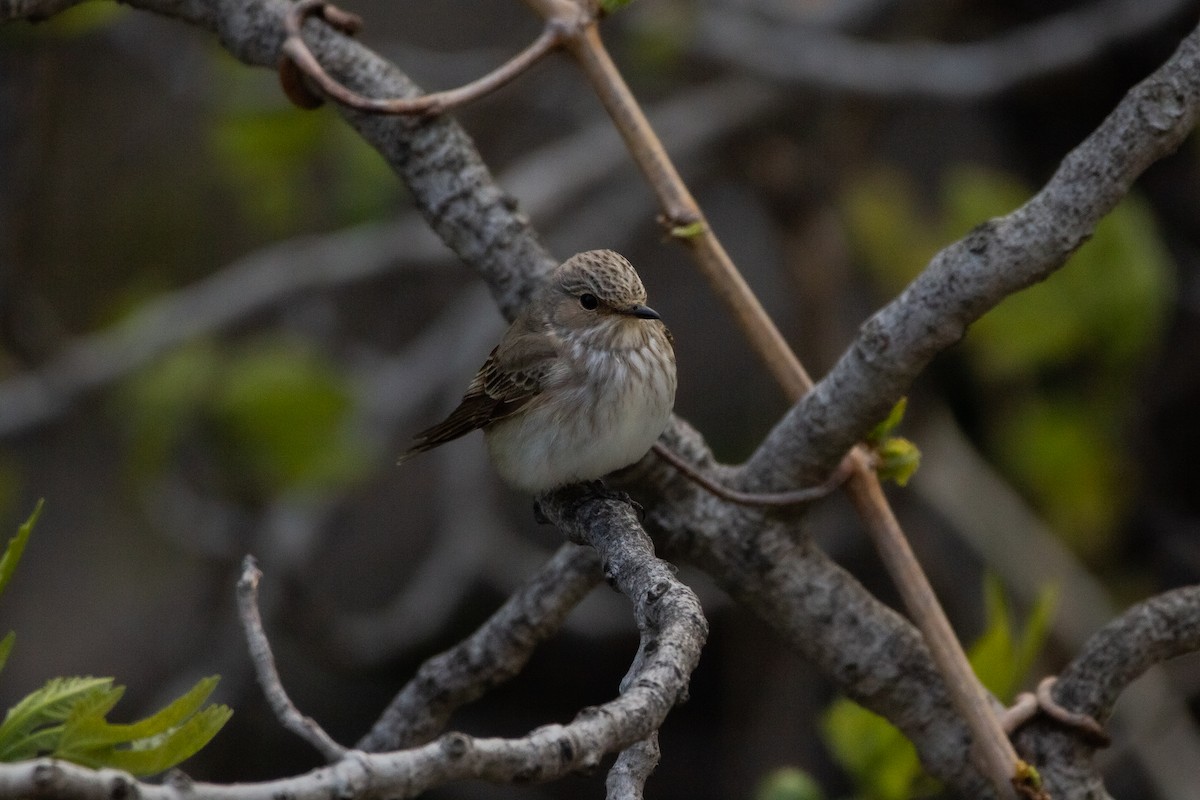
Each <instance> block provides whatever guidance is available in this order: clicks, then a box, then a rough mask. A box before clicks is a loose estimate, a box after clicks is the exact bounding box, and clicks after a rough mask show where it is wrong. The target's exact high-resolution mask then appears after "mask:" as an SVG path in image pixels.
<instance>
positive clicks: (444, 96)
mask: <svg viewBox="0 0 1200 800" xmlns="http://www.w3.org/2000/svg"><path fill="white" fill-rule="evenodd" d="M310 16H320V17H321V18H322V19H324V20H325V21H326V22H328V23H329V24H330V25H331V26H333V27H334V28H336V29H338V30H340V31H341V32H343V33H347V34H353V33H355V32H356V31H357V30H358V29H359V27H360V26H361V21H360V20H359V18H358V17H356V16H354V15H353V14H347V13H346V12H344V11H342V10H341V9H339V8H337V7H336V6H334V5H333V4H331V3H329V2H326V0H300V2H298V3H296V4H295V5H294V6H292V8H291V9H289V11H288V13H287V16H286V17H285V18H284V29H285V30H286V32H287V38H286V39H285V40H284V42H283V45H282V48H281V49H282V51H283V53H284V57H283V59H282V60H281V61H280V65H279V71H280V80H281V81H282V83H283V87H284V91H285V92H287V95H288V97H289V98H291V99H292V100H293V102H295V103H296V104H297V105H299V106H301V107H303V108H312V107H314V106H316V105H320V99H321V98H320V97H318V96H316V95H313V94H312V93H311V92H309V91H308V90H307V87H305V86H304V83H303V78H302V77H301V76H303V77H306V78H309V79H311V80H312V81H313V82H314V83H316V84H317V86H318V87H320V89H321V91H322V92H324V93H325V94H326V95H327V96H329V97H331V98H333V99H334V100H336V101H337V102H339V103H341V104H342V105H344V106H347V107H348V108H354V109H357V110H359V111H369V112H372V113H376V114H413V115H433V114H441V113H443V112H445V111H447V110H449V109H451V108H455V107H457V106H461V105H463V104H464V103H468V102H471V101H472V100H477V99H479V98H480V97H483V96H484V95H487V94H490V93H491V92H494V91H495V90H496V89H499V88H500V87H501V86H504V85H505V84H507V83H509V82H511V81H512V80H513V79H515V78H516V77H517V76H519V75H520V74H521V73H523V72H525V70H527V69H529V68H530V67H531V66H533V65H534V64H535V63H537V61H538V60H540V59H541V58H542V56H544V55H546V54H547V53H549V52H550V51H551V50H554V49H555V48H556V47H558V46H559V45H560V44H562V42H563V39H564V37H565V36H567V35H568V34H569V33H570V30H569V29H568V28H566V27H564V26H563V25H561V24H559V23H558V22H554V23H550V24H547V25H546V26H545V28H544V29H543V30H542V33H541V34H540V35H539V36H538V37H537V38H536V39H535V40H534V41H533V42H532V43H531V44H530V45H529V46H528V47H526V48H525V49H524V50H522V51H521V52H520V53H518V54H517V55H515V56H513V57H512V58H511V59H509V60H508V61H507V62H505V63H504V64H502V65H500V66H499V67H497V68H496V69H494V70H492V71H491V72H489V73H488V74H487V75H484V76H483V77H482V78H479V79H477V80H474V81H472V82H471V83H468V84H465V85H464V86H460V87H458V88H457V89H448V90H446V91H442V92H433V93H430V94H424V95H421V96H419V97H392V98H383V99H377V98H372V97H364V96H363V95H361V94H358V93H357V92H355V91H353V90H351V89H348V88H346V87H345V86H343V85H342V84H341V83H339V82H338V81H336V80H334V78H333V77H332V76H330V75H329V73H328V72H326V71H325V68H324V67H322V66H321V63H320V62H319V61H317V57H316V56H314V55H313V53H312V51H311V50H310V49H309V48H308V45H307V44H305V43H304V37H303V36H301V29H302V28H303V26H304V21H305V20H306V19H307V18H308V17H310ZM297 73H299V74H297Z"/></svg>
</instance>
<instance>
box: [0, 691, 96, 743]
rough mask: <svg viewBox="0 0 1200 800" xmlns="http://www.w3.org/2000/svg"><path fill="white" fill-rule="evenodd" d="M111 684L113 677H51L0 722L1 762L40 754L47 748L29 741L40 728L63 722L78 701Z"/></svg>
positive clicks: (11, 709) (10, 710)
mask: <svg viewBox="0 0 1200 800" xmlns="http://www.w3.org/2000/svg"><path fill="white" fill-rule="evenodd" d="M111 685H112V678H90V677H88V678H51V679H50V680H49V681H47V682H46V684H45V685H44V686H43V687H42V688H41V689H39V690H37V691H36V692H33V693H32V694H29V695H27V696H26V697H25V698H24V699H22V700H21V701H20V702H19V703H17V704H16V705H15V706H13V707H12V708H10V709H9V710H8V713H7V714H6V715H5V717H4V722H3V723H0V761H17V760H20V759H22V758H32V757H33V756H35V755H37V753H38V752H39V751H40V750H41V749H43V748H42V747H40V746H36V743H35V742H30V741H29V737H30V736H31V735H32V734H33V732H34V731H35V730H36V729H38V728H42V727H44V726H46V725H53V724H55V723H60V722H62V721H63V720H65V719H66V718H67V717H68V716H69V715H70V713H71V710H72V709H73V708H74V707H75V704H76V703H78V702H80V700H82V699H83V698H85V697H87V696H88V695H90V694H91V693H94V692H96V691H97V690H104V689H107V688H108V687H109V686H111ZM31 748H32V749H31Z"/></svg>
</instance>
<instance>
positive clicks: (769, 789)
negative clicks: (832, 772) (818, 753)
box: [754, 767, 825, 800]
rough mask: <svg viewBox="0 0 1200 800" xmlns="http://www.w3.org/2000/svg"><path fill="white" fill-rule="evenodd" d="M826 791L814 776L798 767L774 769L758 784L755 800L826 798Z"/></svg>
mask: <svg viewBox="0 0 1200 800" xmlns="http://www.w3.org/2000/svg"><path fill="white" fill-rule="evenodd" d="M824 798H825V793H824V792H822V791H821V786H820V784H818V783H817V782H816V781H815V780H813V778H812V776H811V775H809V774H808V773H807V772H805V771H804V770H802V769H797V768H796V767H780V768H779V769H776V770H773V771H772V772H770V773H769V774H768V775H767V776H766V777H765V778H763V780H762V782H761V783H760V784H759V785H758V788H757V789H756V790H755V792H754V800H824Z"/></svg>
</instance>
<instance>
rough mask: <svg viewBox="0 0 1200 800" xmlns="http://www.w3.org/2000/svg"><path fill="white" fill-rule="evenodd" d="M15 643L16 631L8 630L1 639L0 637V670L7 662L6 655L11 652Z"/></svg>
mask: <svg viewBox="0 0 1200 800" xmlns="http://www.w3.org/2000/svg"><path fill="white" fill-rule="evenodd" d="M16 643H17V632H16V631H9V632H8V633H7V634H6V635H5V636H4V638H3V639H0V671H3V670H4V665H5V664H7V663H8V656H9V654H10V653H12V649H13V645H14V644H16Z"/></svg>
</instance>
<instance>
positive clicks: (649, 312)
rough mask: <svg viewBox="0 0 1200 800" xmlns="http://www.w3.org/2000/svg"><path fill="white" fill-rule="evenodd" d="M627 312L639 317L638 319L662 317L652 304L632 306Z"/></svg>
mask: <svg viewBox="0 0 1200 800" xmlns="http://www.w3.org/2000/svg"><path fill="white" fill-rule="evenodd" d="M625 313H627V314H629V315H630V316H634V317H637V318H638V319H662V317H660V316H659V315H658V312H657V311H655V310H654V309H653V308H651V307H650V306H643V305H636V306H631V307H630V308H629V310H628V311H626V312H625Z"/></svg>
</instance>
